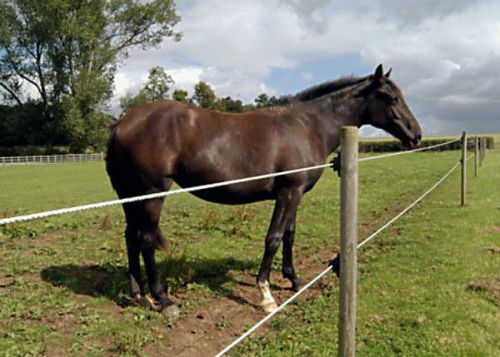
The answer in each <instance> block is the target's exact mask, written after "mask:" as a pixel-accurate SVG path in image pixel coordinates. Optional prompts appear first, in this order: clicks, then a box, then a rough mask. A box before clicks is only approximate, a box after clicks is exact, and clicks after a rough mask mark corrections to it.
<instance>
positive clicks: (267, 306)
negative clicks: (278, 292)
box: [260, 302, 278, 314]
mask: <svg viewBox="0 0 500 357" xmlns="http://www.w3.org/2000/svg"><path fill="white" fill-rule="evenodd" d="M260 306H261V307H262V309H263V310H264V311H265V312H267V313H268V314H269V313H271V312H273V311H274V310H276V309H277V308H278V304H276V303H275V302H269V303H267V304H261V305H260Z"/></svg>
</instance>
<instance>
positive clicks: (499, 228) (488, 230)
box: [479, 226, 500, 234]
mask: <svg viewBox="0 0 500 357" xmlns="http://www.w3.org/2000/svg"><path fill="white" fill-rule="evenodd" d="M479 233H481V234H488V233H496V234H500V226H493V227H481V228H479Z"/></svg>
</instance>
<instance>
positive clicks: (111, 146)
mask: <svg viewBox="0 0 500 357" xmlns="http://www.w3.org/2000/svg"><path fill="white" fill-rule="evenodd" d="M117 128H118V121H115V122H113V123H112V124H111V125H110V126H109V129H110V134H109V138H108V143H107V150H106V171H107V172H108V176H109V180H110V181H111V186H113V189H114V190H115V191H118V177H120V174H119V172H118V167H119V164H118V162H117V161H118V157H117V156H116V145H115V141H116V129H117Z"/></svg>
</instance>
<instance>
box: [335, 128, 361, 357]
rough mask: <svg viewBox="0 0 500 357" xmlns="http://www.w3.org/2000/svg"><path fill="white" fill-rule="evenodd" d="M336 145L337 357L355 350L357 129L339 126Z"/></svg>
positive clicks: (349, 354) (345, 356) (350, 353)
mask: <svg viewBox="0 0 500 357" xmlns="http://www.w3.org/2000/svg"><path fill="white" fill-rule="evenodd" d="M340 145H341V152H340V305H339V309H340V311H339V356H341V357H347V356H351V357H352V356H354V353H355V351H356V344H355V342H356V333H355V330H356V280H357V244H358V128H357V127H354V126H348V127H343V128H342V134H341V138H340Z"/></svg>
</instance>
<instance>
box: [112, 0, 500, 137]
mask: <svg viewBox="0 0 500 357" xmlns="http://www.w3.org/2000/svg"><path fill="white" fill-rule="evenodd" d="M176 4H177V12H178V14H179V15H180V16H181V17H182V20H181V22H180V23H179V24H178V25H177V26H176V29H177V30H178V31H181V32H182V33H183V38H182V40H181V41H180V42H173V41H171V40H167V41H165V42H164V43H163V44H162V45H161V46H160V47H158V48H156V49H148V50H147V51H143V50H141V49H134V50H133V51H132V52H131V54H130V57H129V58H128V59H126V61H125V62H124V63H123V64H122V66H121V67H120V68H119V70H118V72H117V75H116V78H115V92H114V98H113V101H112V105H111V110H112V111H117V110H118V98H119V97H121V96H123V95H125V94H126V93H134V92H136V91H137V90H138V89H139V88H140V87H141V86H142V84H143V83H144V81H145V80H146V79H147V74H148V69H149V68H150V67H152V66H162V67H164V68H165V70H166V71H167V73H169V74H170V75H171V76H172V77H173V79H174V80H175V82H176V85H175V86H176V87H178V88H182V89H186V90H188V91H189V92H190V93H192V88H193V85H194V84H195V83H197V82H198V81H200V80H203V81H206V82H208V83H209V84H210V85H211V86H212V87H213V88H214V90H215V92H216V94H217V95H218V96H231V97H232V98H235V99H241V100H242V101H243V102H245V103H250V102H253V100H254V99H255V97H256V96H257V95H258V94H260V93H262V92H266V93H268V94H269V95H276V96H280V95H286V94H293V93H296V92H298V91H300V90H303V89H305V88H307V87H310V86H312V85H315V84H318V83H321V82H324V81H327V80H332V79H336V78H339V77H342V76H346V75H357V76H366V75H368V74H371V73H373V72H374V71H375V68H376V66H377V65H378V64H379V63H382V64H383V65H384V68H385V69H386V70H387V69H389V68H391V67H392V69H393V70H392V75H391V78H392V79H393V80H394V81H395V82H396V83H397V84H398V85H399V86H400V88H401V89H402V90H403V93H404V94H405V97H406V100H407V102H408V104H409V106H410V108H411V110H412V111H413V113H414V115H415V117H416V118H417V120H418V121H419V122H420V123H421V125H422V127H423V130H424V135H445V134H446V135H450V134H453V135H454V134H459V133H461V132H462V131H463V130H466V131H467V132H469V133H493V132H495V133H498V132H500V1H499V0H475V1H465V0H419V1H415V0H408V1H400V0H372V1H369V0H365V1H363V0H352V1H338V0H331V1H327V0H231V1H227V0H177V1H176ZM362 135H364V136H382V135H386V134H383V133H382V132H381V131H380V130H377V129H374V128H371V127H365V128H363V129H362Z"/></svg>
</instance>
